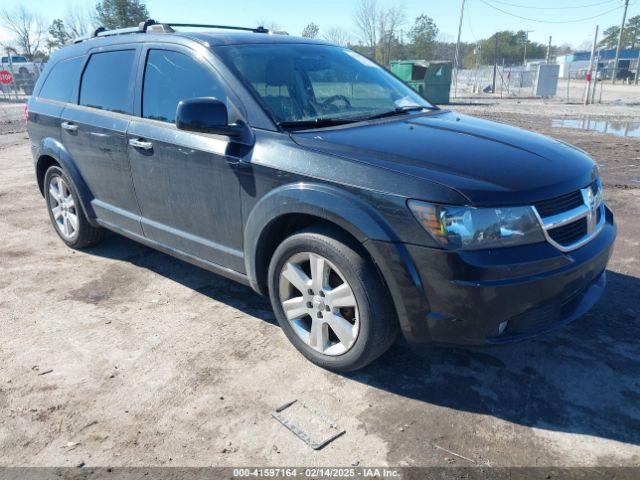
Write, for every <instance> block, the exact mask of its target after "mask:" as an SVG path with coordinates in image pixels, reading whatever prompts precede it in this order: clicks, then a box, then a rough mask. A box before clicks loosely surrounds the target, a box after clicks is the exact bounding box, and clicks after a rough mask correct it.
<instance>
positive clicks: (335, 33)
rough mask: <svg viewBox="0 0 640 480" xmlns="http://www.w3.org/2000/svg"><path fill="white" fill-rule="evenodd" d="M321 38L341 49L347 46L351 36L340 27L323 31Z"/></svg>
mask: <svg viewBox="0 0 640 480" xmlns="http://www.w3.org/2000/svg"><path fill="white" fill-rule="evenodd" d="M322 36H323V37H324V39H325V40H327V41H329V42H331V43H335V44H336V45H341V46H343V47H346V46H347V45H349V42H350V41H351V34H350V33H349V32H348V31H347V30H345V29H344V28H341V27H332V28H329V29H328V30H325V32H324V34H323V35H322Z"/></svg>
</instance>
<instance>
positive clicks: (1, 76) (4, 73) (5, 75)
mask: <svg viewBox="0 0 640 480" xmlns="http://www.w3.org/2000/svg"><path fill="white" fill-rule="evenodd" d="M0 83H3V84H5V85H9V84H10V83H13V76H12V75H11V72H10V71H9V70H0Z"/></svg>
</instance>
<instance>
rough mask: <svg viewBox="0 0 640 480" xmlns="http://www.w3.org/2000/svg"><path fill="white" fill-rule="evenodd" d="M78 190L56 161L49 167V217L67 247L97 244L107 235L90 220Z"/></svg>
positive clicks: (46, 178) (46, 194)
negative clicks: (85, 212)
mask: <svg viewBox="0 0 640 480" xmlns="http://www.w3.org/2000/svg"><path fill="white" fill-rule="evenodd" d="M76 192H77V191H76V188H75V185H74V184H73V182H72V181H71V179H70V178H69V177H68V176H67V174H66V173H65V172H64V170H62V169H61V168H60V167H58V166H57V165H54V166H51V167H49V169H48V170H47V172H46V174H45V176H44V197H45V200H46V202H47V211H48V212H49V219H50V220H51V223H52V225H53V228H54V230H55V231H56V233H57V234H58V236H59V237H60V238H61V239H62V241H63V242H64V243H65V244H66V245H67V246H68V247H70V248H74V249H82V248H86V247H91V246H93V245H96V244H98V243H99V242H100V241H101V240H102V238H103V237H104V230H103V229H102V228H98V227H94V226H92V225H91V224H90V223H89V221H88V220H87V217H86V216H85V214H84V210H83V209H82V206H81V204H80V201H79V198H78V194H77V193H76Z"/></svg>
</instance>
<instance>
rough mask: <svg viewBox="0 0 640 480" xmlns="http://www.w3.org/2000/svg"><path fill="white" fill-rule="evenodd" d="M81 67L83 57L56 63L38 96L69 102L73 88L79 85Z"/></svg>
mask: <svg viewBox="0 0 640 480" xmlns="http://www.w3.org/2000/svg"><path fill="white" fill-rule="evenodd" d="M81 67H82V57H77V58H72V59H71V60H63V61H62V62H58V63H57V64H55V65H54V67H53V68H52V69H51V73H49V75H47V79H46V80H45V81H44V85H43V86H42V89H41V90H40V94H39V95H38V97H40V98H48V99H49V100H58V101H59V102H69V101H70V100H71V94H72V93H73V89H74V87H75V86H76V85H77V81H78V76H79V74H80V68H81Z"/></svg>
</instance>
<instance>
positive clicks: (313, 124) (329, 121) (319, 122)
mask: <svg viewBox="0 0 640 480" xmlns="http://www.w3.org/2000/svg"><path fill="white" fill-rule="evenodd" d="M355 121H356V120H352V119H348V118H331V117H320V118H314V119H313V120H298V121H291V122H279V123H278V126H279V127H281V128H294V129H295V128H299V129H303V128H321V127H332V126H335V125H345V124H347V123H353V122H355Z"/></svg>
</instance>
